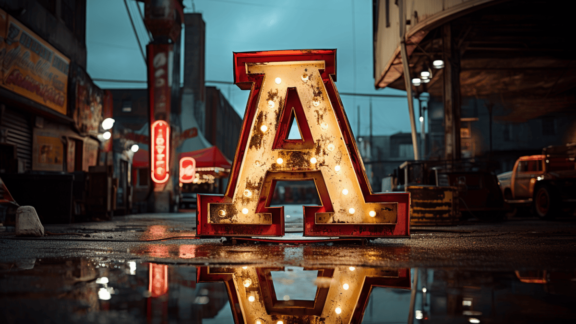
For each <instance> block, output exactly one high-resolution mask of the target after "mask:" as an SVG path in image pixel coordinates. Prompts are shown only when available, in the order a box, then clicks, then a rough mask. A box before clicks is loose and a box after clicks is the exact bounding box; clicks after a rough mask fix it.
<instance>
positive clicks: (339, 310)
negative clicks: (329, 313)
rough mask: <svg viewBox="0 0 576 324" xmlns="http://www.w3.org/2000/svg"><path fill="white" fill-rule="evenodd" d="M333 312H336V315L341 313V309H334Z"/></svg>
mask: <svg viewBox="0 0 576 324" xmlns="http://www.w3.org/2000/svg"><path fill="white" fill-rule="evenodd" d="M334 311H335V312H336V314H340V313H342V309H341V308H340V307H336V309H335V310H334Z"/></svg>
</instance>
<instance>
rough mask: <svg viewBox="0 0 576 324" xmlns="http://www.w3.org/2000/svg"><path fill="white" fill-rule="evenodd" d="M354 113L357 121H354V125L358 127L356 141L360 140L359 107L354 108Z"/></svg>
mask: <svg viewBox="0 0 576 324" xmlns="http://www.w3.org/2000/svg"><path fill="white" fill-rule="evenodd" d="M356 113H357V115H358V119H357V120H356V123H357V124H358V127H357V128H356V131H357V132H358V133H357V135H356V140H358V139H359V138H360V106H358V107H357V108H356Z"/></svg>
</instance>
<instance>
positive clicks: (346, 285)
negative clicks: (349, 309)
mask: <svg viewBox="0 0 576 324" xmlns="http://www.w3.org/2000/svg"><path fill="white" fill-rule="evenodd" d="M342 288H344V290H348V288H350V286H348V284H346V283H345V284H344V285H343V286H342Z"/></svg>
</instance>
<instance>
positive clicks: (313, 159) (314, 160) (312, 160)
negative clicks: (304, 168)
mask: <svg viewBox="0 0 576 324" xmlns="http://www.w3.org/2000/svg"><path fill="white" fill-rule="evenodd" d="M310 162H312V164H314V163H316V162H318V161H316V158H315V157H313V158H311V159H310Z"/></svg>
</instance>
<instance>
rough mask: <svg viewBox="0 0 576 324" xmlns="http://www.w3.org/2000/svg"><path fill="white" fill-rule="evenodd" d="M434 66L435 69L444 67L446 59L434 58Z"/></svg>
mask: <svg viewBox="0 0 576 324" xmlns="http://www.w3.org/2000/svg"><path fill="white" fill-rule="evenodd" d="M432 66H433V67H434V68H435V69H443V68H444V61H442V60H434V62H432Z"/></svg>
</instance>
